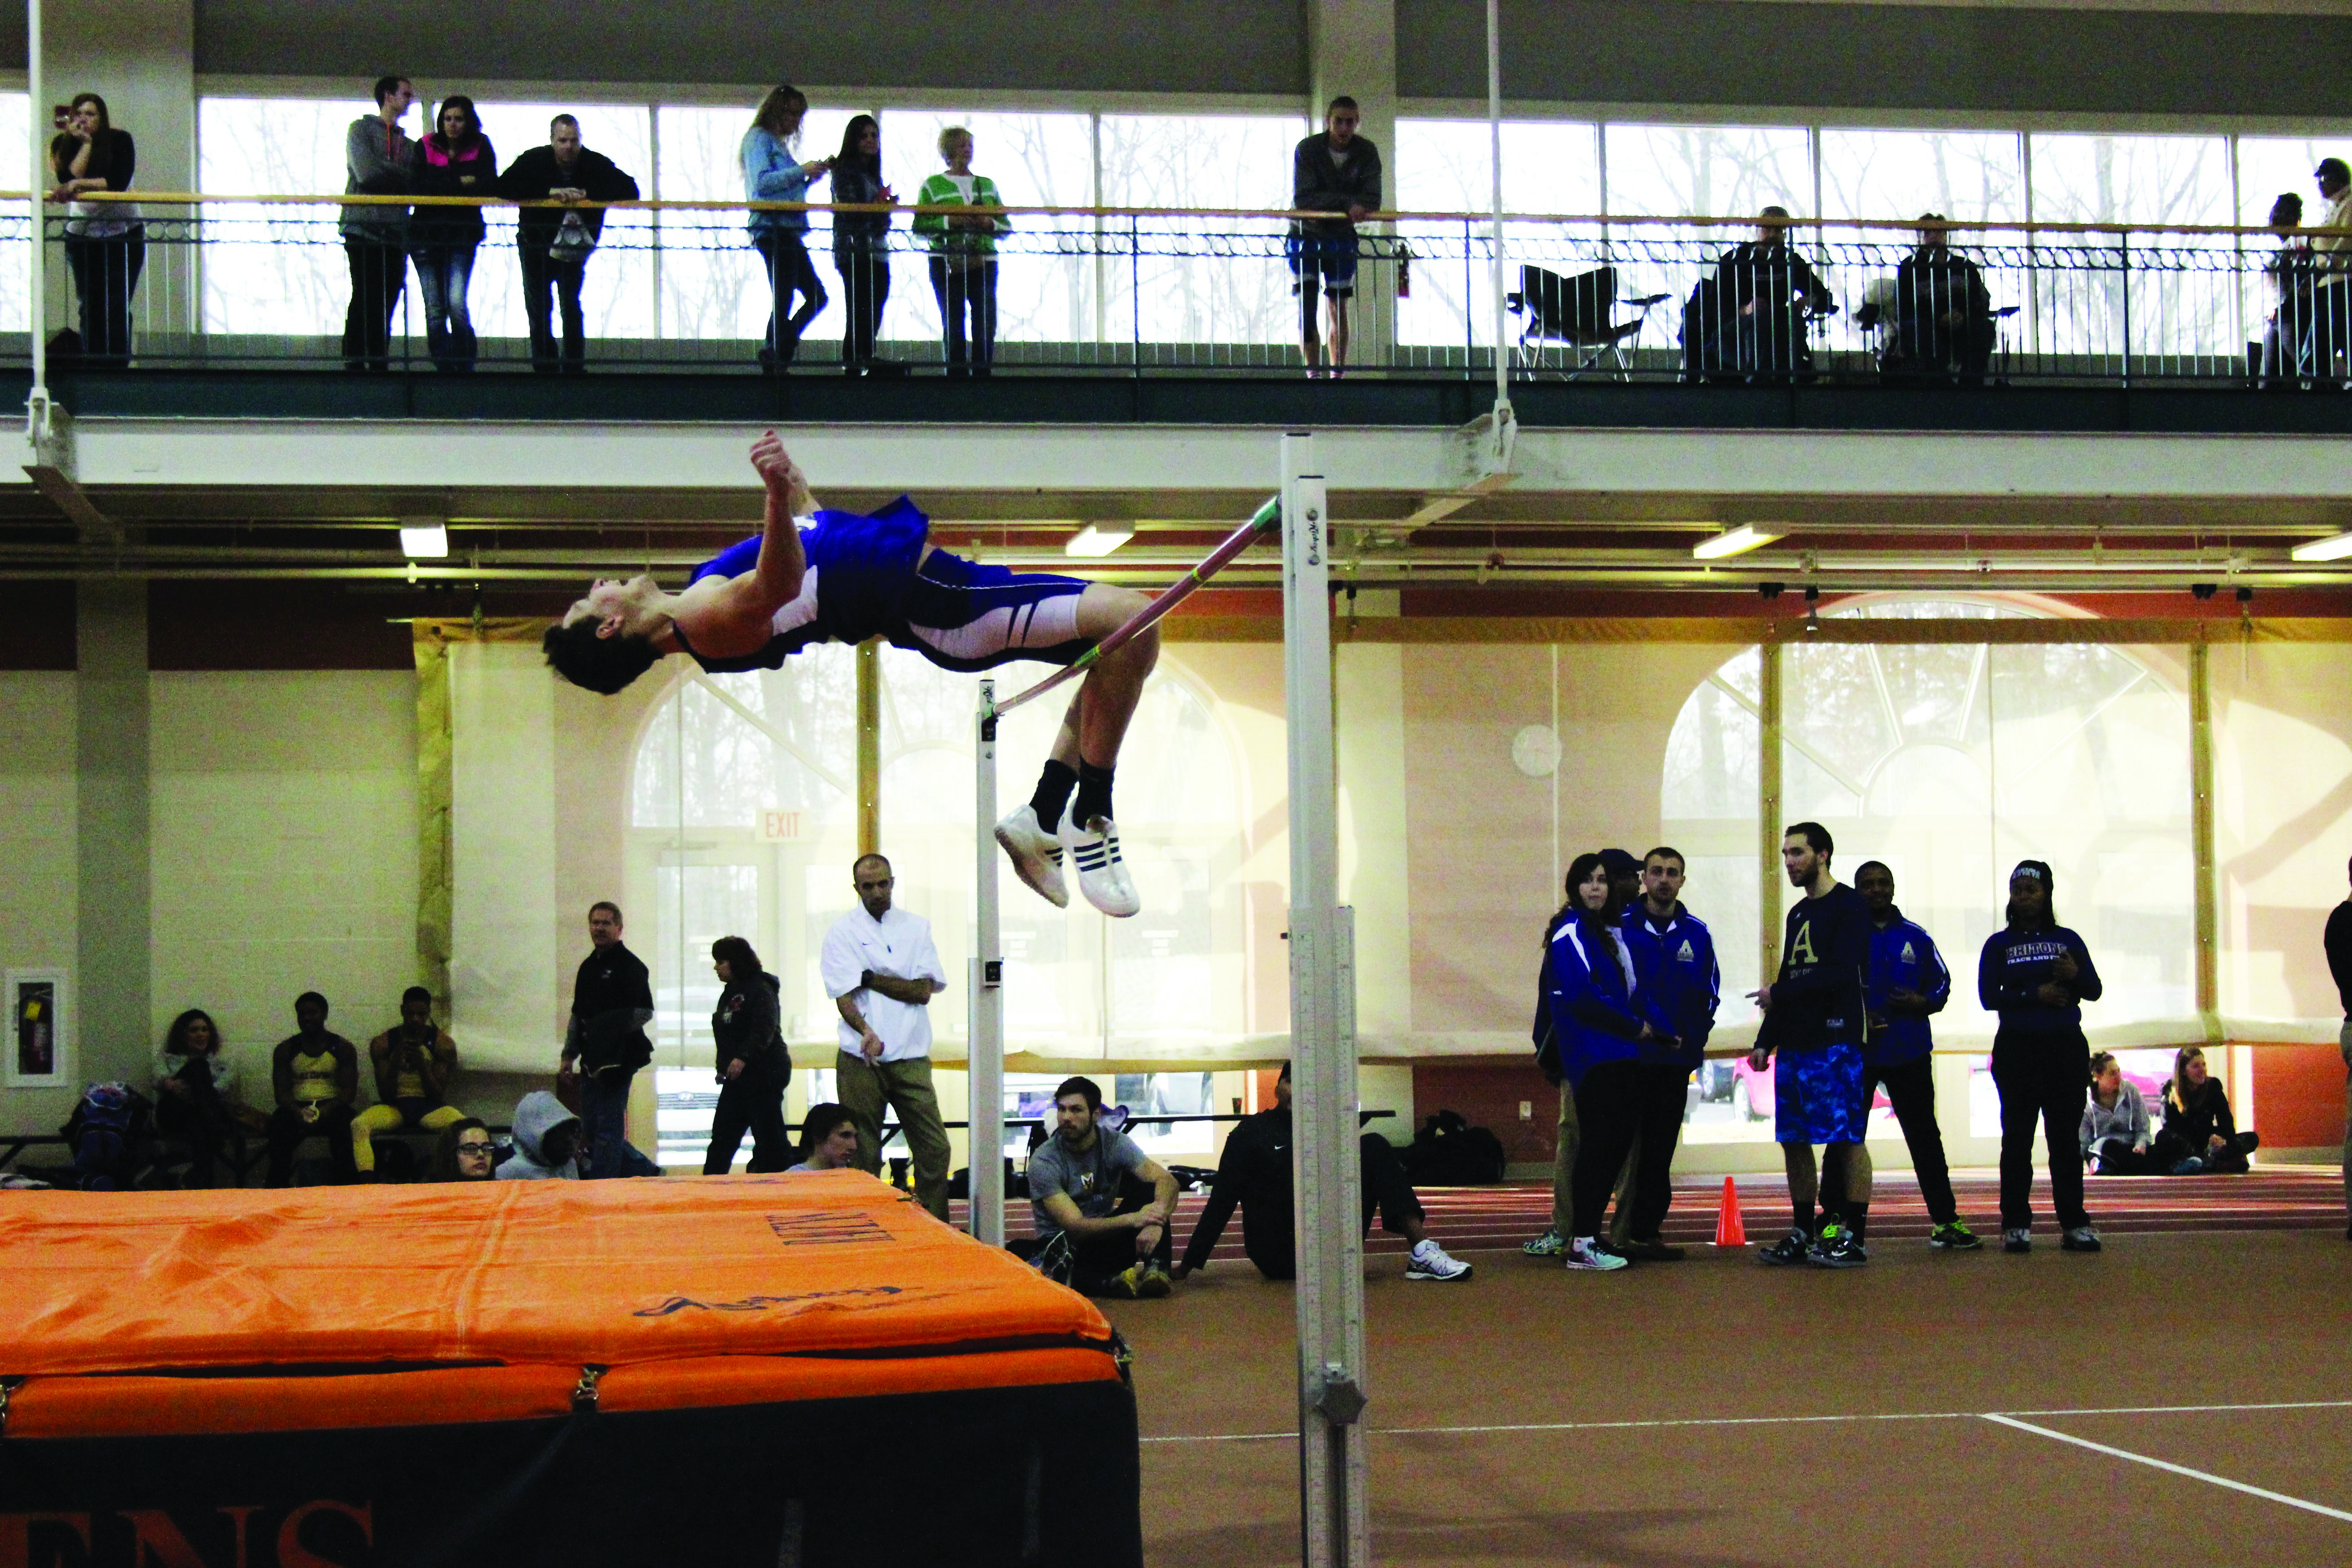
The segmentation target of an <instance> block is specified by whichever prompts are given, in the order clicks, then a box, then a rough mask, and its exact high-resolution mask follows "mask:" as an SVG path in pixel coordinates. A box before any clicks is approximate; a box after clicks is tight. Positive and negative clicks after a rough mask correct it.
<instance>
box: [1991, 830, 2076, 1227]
mask: <svg viewBox="0 0 2352 1568" xmlns="http://www.w3.org/2000/svg"><path fill="white" fill-rule="evenodd" d="M2051 884H2052V878H2051V875H2050V866H2049V862H2047V861H2044V860H2021V861H2019V862H2018V863H2017V869H2016V870H2014V871H2011V873H2010V874H2009V926H2008V929H2007V930H2005V931H1995V932H1993V934H1992V936H1991V937H1990V940H1988V941H1987V942H1985V945H1984V956H1983V957H1982V958H1981V959H1979V961H1978V963H1977V996H1978V999H1979V1001H1980V1002H1981V1003H1982V1004H1983V1005H1984V1010H1985V1011H1986V1012H1988V1013H1997V1014H1999V1015H2000V1028H1999V1030H1998V1031H1996V1032H1995V1034H1994V1035H1993V1041H1992V1081H1993V1087H1995V1088H1996V1089H2000V1227H2001V1250H2002V1251H2004V1252H2029V1251H2031V1250H2032V1247H2033V1206H2032V1186H2033V1128H2034V1123H2035V1122H2037V1121H2038V1122H2040V1123H2041V1124H2042V1129H2043V1137H2044V1140H2045V1141H2046V1142H2047V1143H2048V1145H2049V1150H2050V1195H2051V1198H2052V1200H2053V1203H2054V1204H2055V1205H2056V1207H2057V1210H2058V1227H2059V1229H2060V1230H2061V1231H2062V1232H2063V1233H2064V1234H2063V1236H2062V1237H2061V1238H2060V1244H2061V1245H2062V1246H2063V1247H2065V1249H2066V1250H2067V1251H2069V1252H2096V1251H2098V1250H2099V1233H2098V1232H2097V1231H2095V1230H2094V1229H2092V1228H2091V1216H2090V1215H2089V1214H2088V1213H2086V1212H2085V1211H2084V1207H2083V1149H2082V1145H2081V1144H2080V1143H2079V1142H2076V1135H2077V1133H2078V1131H2079V1130H2080V1128H2081V1126H2082V1122H2083V1106H2084V1101H2085V1100H2087V1099H2088V1098H2089V1094H2090V1087H2091V1047H2090V1045H2089V1043H2088V1042H2087V1041H2085V1040H2084V1038H2083V1008H2082V1004H2083V1003H2085V1002H2095V1001H2097V1000H2098V999H2099V994H2100V992H2101V991H2102V990H2103V989H2104V988H2103V987H2102V986H2101V985H2100V984H2099V972H2098V970H2097V969H2096V968H2095V967H2094V966H2093V964H2092V963H2091V952H2090V949H2088V948H2086V947H2084V945H2083V939H2082V938H2081V937H2079V936H2077V935H2075V934H2074V932H2073V931H2068V930H2067V929H2066V928H2065V927H2064V926H2062V925H2060V924H2059V923H2058V916H2057V914H2056V913H2055V911H2053V910H2052V908H2051V901H2050V900H2051V890H2052V888H2051Z"/></svg>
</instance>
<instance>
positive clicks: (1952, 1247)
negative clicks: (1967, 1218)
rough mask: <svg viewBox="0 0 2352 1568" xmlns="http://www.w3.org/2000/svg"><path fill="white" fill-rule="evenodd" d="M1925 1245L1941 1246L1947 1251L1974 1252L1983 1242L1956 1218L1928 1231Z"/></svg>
mask: <svg viewBox="0 0 2352 1568" xmlns="http://www.w3.org/2000/svg"><path fill="white" fill-rule="evenodd" d="M1927 1245H1928V1246H1930V1247H1942V1248H1944V1249H1945V1250H1946V1251H1948V1252H1974V1251H1975V1250H1976V1249H1977V1248H1978V1247H1982V1246H1983V1245H1984V1242H1983V1241H1982V1240H1980V1239H1979V1237H1978V1236H1977V1233H1976V1232H1975V1231H1972V1230H1970V1229H1969V1227H1968V1226H1965V1225H1962V1224H1961V1223H1960V1222H1959V1221H1958V1220H1949V1221H1947V1222H1946V1223H1944V1224H1942V1225H1939V1226H1937V1227H1936V1228H1935V1229H1934V1230H1933V1231H1930V1232H1929V1233H1928V1236H1927Z"/></svg>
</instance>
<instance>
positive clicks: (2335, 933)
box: [2326, 899, 2352, 1241]
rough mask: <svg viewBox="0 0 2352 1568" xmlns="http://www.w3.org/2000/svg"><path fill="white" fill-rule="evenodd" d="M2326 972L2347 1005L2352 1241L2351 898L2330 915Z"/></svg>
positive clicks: (2351, 1224)
mask: <svg viewBox="0 0 2352 1568" xmlns="http://www.w3.org/2000/svg"><path fill="white" fill-rule="evenodd" d="M2326 943H2327V973H2330V974H2332V975H2334V976H2335V977H2336V1000H2337V1001H2339V1002H2341V1003H2342V1004H2343V1005H2344V1032H2343V1034H2342V1035H2341V1036H2340V1037H2338V1042H2337V1043H2338V1044H2339V1045H2341V1046H2342V1047H2343V1049H2344V1090H2345V1092H2344V1098H2345V1100H2346V1103H2347V1110H2346V1112H2345V1118H2344V1209H2345V1217H2346V1219H2347V1225H2346V1227H2345V1231H2344V1239H2345V1240H2347V1241H2352V899H2347V900H2344V901H2343V902H2342V903H2340V904H2338V905H2336V907H2335V908H2334V909H2333V910H2329V911H2328V914H2327V936H2326Z"/></svg>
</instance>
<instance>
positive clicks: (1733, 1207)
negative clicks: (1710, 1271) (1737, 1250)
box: [1715, 1176, 1748, 1247]
mask: <svg viewBox="0 0 2352 1568" xmlns="http://www.w3.org/2000/svg"><path fill="white" fill-rule="evenodd" d="M1715 1244H1716V1246H1717V1247H1745V1246H1747V1245H1748V1226H1746V1225H1744V1224H1742V1223H1741V1221H1740V1218H1739V1188H1738V1184H1735V1183H1734V1182H1733V1181H1732V1179H1731V1178H1730V1177H1729V1176H1726V1177H1724V1178H1723V1206H1722V1207H1721V1208H1719V1209H1717V1211H1716V1214H1715Z"/></svg>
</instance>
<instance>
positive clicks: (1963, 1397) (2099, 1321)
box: [1024, 1168, 2352, 1568]
mask: <svg viewBox="0 0 2352 1568" xmlns="http://www.w3.org/2000/svg"><path fill="white" fill-rule="evenodd" d="M1958 1184H1959V1186H1960V1189H1961V1192H1960V1196H1961V1210H1962V1214H1963V1216H1964V1217H1965V1218H1967V1219H1968V1220H1969V1222H1970V1223H1971V1224H1972V1225H1974V1226H1976V1227H1977V1228H1978V1229H1979V1233H1981V1234H1986V1235H1988V1236H1989V1237H1991V1238H1992V1240H1993V1245H1992V1246H1990V1247H1987V1249H1986V1250H1984V1251H1982V1252H1978V1253H1971V1254H1947V1253H1940V1252H1937V1251H1935V1250H1933V1249H1931V1248H1929V1247H1927V1244H1926V1241H1925V1236H1926V1230H1927V1226H1926V1219H1925V1215H1924V1214H1923V1213H1921V1212H1920V1211H1919V1206H1918V1197H1917V1193H1916V1188H1914V1187H1913V1186H1912V1184H1911V1183H1910V1181H1909V1178H1908V1176H1907V1174H1906V1173H1892V1172H1888V1173H1882V1174H1881V1176H1880V1179H1879V1201H1878V1202H1877V1203H1876V1204H1874V1205H1873V1208H1872V1223H1871V1242H1872V1251H1873V1258H1872V1261H1871V1264H1870V1266H1869V1267H1868V1268H1863V1269H1857V1270H1852V1271H1841V1272H1830V1271H1826V1270H1817V1269H1809V1268H1800V1269H1769V1268H1762V1267H1759V1265H1758V1264H1757V1263H1756V1261H1755V1257H1754V1251H1753V1248H1752V1247H1751V1248H1750V1249H1748V1251H1747V1252H1744V1253H1731V1252H1719V1251H1717V1249H1715V1248H1713V1247H1709V1246H1706V1245H1703V1244H1702V1245H1696V1246H1694V1247H1693V1248H1692V1252H1691V1255H1690V1258H1688V1260H1687V1261H1685V1262H1682V1263H1677V1264H1655V1263H1654V1264H1643V1265H1636V1266H1635V1267H1633V1268H1629V1269H1626V1270H1624V1271H1622V1272H1621V1273H1618V1274H1614V1275H1593V1274H1569V1273H1567V1272H1565V1271H1564V1270H1562V1269H1561V1268H1559V1265H1558V1263H1557V1262H1556V1261H1539V1260H1538V1259H1533V1258H1524V1257H1522V1256H1521V1255H1520V1254H1519V1253H1518V1251H1517V1243H1518V1242H1519V1241H1520V1240H1522V1239H1524V1238H1525V1237H1527V1236H1529V1235H1531V1234H1533V1233H1534V1232H1535V1231H1536V1230H1538V1229H1540V1228H1541V1227H1542V1224H1543V1219H1544V1211H1545V1210H1546V1208H1547V1207H1548V1204H1549V1194H1548V1193H1547V1192H1545V1191H1543V1190H1540V1189H1537V1188H1532V1187H1526V1186H1519V1187H1503V1188H1485V1189H1470V1190H1456V1191H1447V1192H1439V1193H1430V1194H1424V1201H1426V1202H1427V1204H1428V1205H1429V1208H1430V1228H1431V1233H1432V1234H1433V1236H1435V1237H1438V1238H1439V1239H1440V1240H1441V1241H1442V1242H1444V1244H1446V1245H1447V1246H1448V1247H1454V1248H1457V1249H1458V1250H1460V1251H1461V1252H1462V1253H1463V1254H1464V1255H1465V1256H1466V1257H1467V1258H1469V1259H1470V1260H1471V1261H1473V1262H1475V1265H1476V1266H1477V1272H1476V1275H1475V1277H1474V1278H1473V1279H1470V1280H1468V1281H1465V1282H1464V1283H1461V1284H1456V1285H1436V1284H1424V1283H1412V1282H1408V1281H1406V1280H1405V1279H1404V1278H1403V1269H1402V1258H1399V1257H1397V1256H1394V1254H1395V1252H1396V1251H1397V1250H1398V1249H1397V1248H1396V1247H1392V1246H1390V1245H1387V1244H1385V1242H1384V1238H1381V1237H1379V1236H1378V1234H1377V1233H1375V1237H1374V1245H1373V1247H1371V1251H1372V1253H1373V1256H1372V1257H1371V1258H1370V1259H1369V1260H1368V1262H1367V1264H1366V1279H1367V1289H1366V1305H1367V1312H1368V1316H1369V1338H1370V1356H1371V1368H1370V1386H1371V1391H1372V1405H1371V1409H1370V1413H1369V1414H1368V1415H1367V1417H1366V1419H1367V1421H1368V1423H1369V1425H1370V1427H1371V1430H1372V1433H1373V1436H1372V1438H1371V1441H1370V1455H1371V1462H1372V1478H1373V1479H1372V1510H1373V1513H1372V1517H1373V1529H1374V1549H1375V1556H1376V1558H1377V1560H1378V1561H1380V1562H1383V1563H1449V1564H1452V1563H1462V1564H1470V1563H1497V1564H1502V1563H1510V1564H1517V1563H1547V1564H1553V1563H1570V1564H1588V1563H1589V1564H1604V1563H1605V1564H1620V1565H1626V1568H1668V1565H1675V1568H1681V1565H1689V1568H1734V1565H1738V1568H1764V1565H1776V1568H1777V1565H1780V1564H1787V1565H1789V1568H1798V1565H1802V1568H1822V1565H1824V1564H1838V1565H1844V1564H1857V1565H1878V1564H1931V1565H1941V1564H1955V1565H1958V1564H2033V1565H2042V1564H2048V1565H2051V1568H2082V1565H2084V1564H2085V1563H2141V1564H2160V1565H2163V1568H2189V1565H2195V1564H2208V1563H2210V1564H2216V1565H2221V1564H2230V1565H2233V1568H2242V1565H2258V1564H2259V1565H2311V1568H2323V1565H2336V1564H2343V1563H2352V1244H2347V1240H2346V1237H2345V1224H2346V1220H2345V1214H2344V1209H2343V1206H2342V1203H2343V1197H2342V1194H2343V1188H2342V1185H2341V1184H2340V1181H2339V1179H2338V1177H2337V1174H2336V1172H2335V1171H2334V1170H2333V1169H2332V1168H2331V1169H2313V1170H2309V1171H2304V1170H2297V1169H2287V1170H2273V1171H2270V1172H2266V1173H2258V1174H2255V1175H2252V1176H2247V1177H2210V1178H2184V1179H2179V1180H2163V1179H2151V1180H2136V1181H2126V1182H2115V1183H2109V1182H2104V1181H2099V1180H2094V1181H2093V1183H2092V1186H2091V1204H2092V1210H2093V1214H2094V1215H2095V1218H2096V1219H2097V1220H2098V1222H2099V1224H2100V1226H2101V1229H2102V1231H2103V1232H2104V1234H2105V1236H2106V1237H2107V1238H2108V1247H2107V1249H2106V1250H2105V1252H2103V1253H2101V1254H2099V1255H2097V1256H2074V1255H2069V1254H2065V1253H2062V1252H2061V1251H2060V1250H2059V1249H2058V1247H2057V1246H2056V1239H2057V1238H2056V1236H2055V1234H2054V1232H2053V1231H2051V1230H2050V1229H2048V1228H2047V1222H2046V1220H2045V1221H2044V1222H2043V1228H2042V1229H2041V1230H2040V1231H2039V1232H2038V1235H2037V1240H2038V1245H2037V1246H2036V1247H2035V1249H2034V1251H2033V1252H2032V1254H2031V1255H2030V1256H2026V1257H2011V1256H2006V1255H2004V1254H2002V1253H2001V1252H2000V1250H1999V1247H1998V1235H1997V1231H1996V1229H1995V1226H1994V1223H1993V1218H1992V1215H1990V1213H1989V1212H1988V1210H1989V1209H1990V1207H1991V1200H1992V1189H1991V1186H1990V1182H1989V1180H1988V1179H1987V1177H1986V1175H1985V1174H1984V1173H1963V1174H1962V1175H1961V1177H1960V1179H1959V1183H1958ZM1720 1189H1721V1182H1720V1179H1719V1178H1718V1179H1717V1180H1716V1181H1714V1182H1712V1183H1703V1182H1697V1181H1695V1182H1693V1183H1692V1184H1689V1185H1688V1186H1686V1187H1685V1188H1683V1189H1681V1190H1679V1191H1678V1192H1677V1194H1676V1214H1677V1216H1678V1217H1677V1220H1676V1222H1675V1224H1674V1225H1672V1226H1670V1227H1669V1236H1670V1238H1672V1239H1675V1240H1685V1241H1690V1242H1694V1243H1698V1242H1701V1240H1702V1237H1703V1236H1711V1235H1712V1233H1713V1227H1714V1218H1715V1207H1716V1198H1717V1194H1719V1192H1720ZM1741 1190H1742V1196H1743V1199H1744V1204H1743V1206H1744V1209H1745V1214H1746V1220H1747V1225H1748V1235H1749V1238H1750V1240H1751V1241H1767V1240H1770V1239H1772V1238H1773V1237H1776V1236H1777V1235H1778V1234H1780V1230H1781V1228H1782V1227H1784V1226H1785V1225H1786V1223H1787V1221H1786V1215H1785V1211H1784V1210H1782V1209H1781V1208H1780V1204H1781V1202H1782V1201H1783V1200H1782V1199H1781V1197H1780V1191H1779V1184H1777V1183H1769V1182H1767V1181H1764V1180H1762V1179H1757V1178H1742V1179H1741ZM2037 1200H2038V1201H2037V1205H2036V1207H2037V1209H2038V1210H2039V1211H2040V1212H2042V1214H2044V1215H2046V1214H2047V1208H2046V1194H2040V1193H2037ZM1185 1208H1186V1210H1188V1211H1191V1210H1193V1209H1194V1208H1195V1203H1194V1201H1193V1199H1192V1197H1191V1196H1190V1195H1189V1194H1188V1197H1187V1201H1186V1204H1185ZM1024 1217H1025V1216H1024ZM1190 1234H1191V1214H1190V1213H1186V1214H1184V1215H1180V1217H1179V1220H1178V1224H1177V1235H1178V1237H1179V1238H1180V1240H1181V1238H1182V1237H1186V1236H1189V1235H1190ZM1237 1239H1238V1238H1237V1237H1231V1236H1229V1237H1228V1245H1226V1246H1224V1247H1220V1248H1219V1250H1218V1254H1217V1256H1218V1258H1219V1259H1220V1261H1219V1262H1217V1263H1216V1264H1215V1265H1213V1267H1212V1268H1210V1269H1208V1270H1207V1271H1206V1272H1205V1273H1203V1274H1202V1275H1201V1276H1198V1277H1196V1278H1195V1279H1192V1280H1189V1281H1187V1282H1186V1283H1184V1284H1182V1285H1180V1286H1178V1287H1177V1289H1176V1293H1175V1294H1174V1296H1173V1297H1171V1299H1169V1300H1164V1301H1139V1302H1114V1303H1108V1304H1107V1306H1108V1310H1109V1312H1110V1315H1111V1317H1112V1319H1113V1321H1115V1322H1116V1323H1117V1324H1118V1327H1119V1329H1120V1331H1122V1332H1123V1333H1124V1334H1125V1335H1126V1336H1127V1338H1128V1339H1129V1342H1130V1343H1131V1344H1132V1345H1133V1347H1134V1351H1135V1378H1136V1388H1137V1393H1138V1396H1139V1404H1140V1410H1141V1416H1142V1430H1143V1435H1144V1450H1143V1480H1144V1497H1143V1511H1144V1532H1145V1541H1146V1542H1147V1548H1148V1552H1149V1557H1150V1561H1151V1562H1153V1563H1164V1564H1169V1565H1171V1568H1174V1565H1180V1564H1181V1565H1185V1568H1191V1565H1194V1564H1201V1565H1209V1564H1242V1563H1249V1564H1258V1563H1267V1564H1276V1563H1296V1562H1297V1551H1298V1546H1297V1448H1296V1439H1295V1436H1293V1434H1294V1432H1295V1428H1296V1421H1297V1415H1296V1409H1295V1394H1294V1388H1295V1382H1294V1378H1295V1371H1294V1366H1293V1352H1292V1348H1291V1347H1292V1298H1291V1288H1290V1287H1289V1286H1287V1285H1278V1284H1269V1283H1267V1282H1266V1281H1265V1280H1263V1279H1260V1278H1259V1277H1258V1275H1257V1272H1256V1271H1255V1269H1254V1268H1251V1267H1250V1266H1249V1264H1248V1263H1247V1262H1246V1261H1244V1260H1241V1259H1240V1258H1239V1257H1238V1247H1236V1246H1234V1245H1232V1244H1233V1243H1234V1242H1235V1241H1237Z"/></svg>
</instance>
